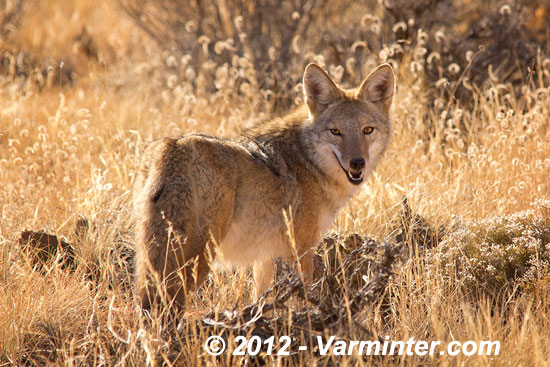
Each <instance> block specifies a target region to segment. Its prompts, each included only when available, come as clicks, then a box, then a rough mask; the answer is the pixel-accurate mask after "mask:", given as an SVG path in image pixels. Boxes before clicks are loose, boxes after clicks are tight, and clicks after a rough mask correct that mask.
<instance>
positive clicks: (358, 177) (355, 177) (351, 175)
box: [332, 152, 364, 185]
mask: <svg viewBox="0 0 550 367" xmlns="http://www.w3.org/2000/svg"><path fill="white" fill-rule="evenodd" d="M332 153H333V154H334V157H335V158H336V160H337V161H338V164H339V165H340V167H342V169H343V170H344V172H345V173H346V176H347V177H348V181H349V182H351V183H352V184H354V185H359V184H360V183H362V182H363V178H364V174H363V171H358V172H351V171H348V170H347V169H345V168H344V166H343V165H342V163H341V162H340V159H338V156H337V155H336V153H334V152H332Z"/></svg>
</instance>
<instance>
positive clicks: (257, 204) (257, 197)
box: [134, 64, 395, 307]
mask: <svg viewBox="0 0 550 367" xmlns="http://www.w3.org/2000/svg"><path fill="white" fill-rule="evenodd" d="M303 85H304V92H305V96H306V105H305V106H304V107H303V108H301V109H298V110H296V111H294V112H293V113H291V114H289V115H287V116H285V117H283V118H279V119H274V120H271V121H269V122H266V123H261V124H258V125H257V126H255V127H253V128H251V129H248V130H246V131H245V132H244V133H243V136H242V137H241V138H240V139H238V140H229V139H222V138H217V137H212V136H208V135H201V134H194V135H185V136H183V137H181V138H178V139H169V138H166V139H162V140H158V141H155V142H153V143H151V144H150V145H149V146H148V148H147V149H146V151H145V153H144V157H143V163H142V166H141V169H140V172H139V175H138V178H137V181H136V186H135V191H134V201H135V209H136V210H135V212H136V217H137V221H138V231H137V248H136V250H137V257H136V260H137V261H136V284H137V288H138V292H139V294H140V297H141V301H142V304H143V306H144V307H150V306H151V305H152V304H156V305H161V303H160V302H159V301H165V302H166V304H170V305H176V306H179V307H181V306H183V305H184V302H185V292H187V291H188V290H190V289H193V288H196V287H197V286H198V285H200V283H202V281H203V279H204V277H205V276H206V275H207V274H208V272H209V269H210V261H209V260H211V259H212V257H216V259H219V260H221V261H224V262H229V263H233V264H237V265H244V266H247V265H254V278H255V280H256V283H257V286H258V289H259V290H260V291H262V290H264V289H265V288H266V287H267V286H268V285H269V283H270V281H271V280H272V278H273V270H274V269H273V258H276V257H282V258H284V259H287V260H292V259H293V256H294V254H296V253H297V254H298V256H299V257H300V263H301V268H302V271H303V272H304V273H305V276H306V279H310V278H311V273H312V255H313V254H312V252H313V249H314V248H315V247H316V246H317V244H318V243H319V242H320V240H321V239H322V236H323V235H324V233H325V231H326V230H327V229H328V227H329V225H330V223H331V222H332V220H333V219H334V216H335V215H336V213H337V212H338V210H339V209H340V208H341V207H342V206H343V205H344V204H345V203H346V201H347V200H348V199H349V198H350V197H351V196H352V195H353V194H354V193H355V192H356V191H357V189H358V188H359V187H360V184H361V183H362V182H363V181H364V179H365V177H366V176H367V175H368V174H370V172H372V170H373V169H374V168H375V166H376V164H377V162H378V160H379V159H380V156H381V155H382V153H383V152H384V150H385V148H386V145H387V143H388V140H389V136H390V122H389V114H388V111H389V108H390V105H391V102H392V98H393V94H394V89H395V86H394V75H393V71H392V69H391V67H390V66H389V65H381V66H379V67H378V68H377V69H376V70H374V71H373V72H372V73H371V74H370V75H369V76H368V77H367V78H366V79H365V80H364V81H363V83H362V84H361V86H360V87H359V88H357V89H355V90H349V91H348V90H343V89H341V88H339V87H338V86H336V84H335V83H334V82H333V81H332V80H331V79H330V78H329V76H328V75H327V74H326V73H325V72H324V71H323V70H322V69H321V68H319V67H318V66H316V65H313V64H311V65H309V66H308V67H307V68H306V71H305V73H304V80H303ZM284 211H286V212H291V214H292V220H293V222H292V226H293V230H294V232H293V233H294V238H293V240H294V241H293V242H294V244H295V246H296V248H295V249H293V248H292V247H291V241H289V238H288V236H287V234H286V232H287V224H286V223H285V218H284Z"/></svg>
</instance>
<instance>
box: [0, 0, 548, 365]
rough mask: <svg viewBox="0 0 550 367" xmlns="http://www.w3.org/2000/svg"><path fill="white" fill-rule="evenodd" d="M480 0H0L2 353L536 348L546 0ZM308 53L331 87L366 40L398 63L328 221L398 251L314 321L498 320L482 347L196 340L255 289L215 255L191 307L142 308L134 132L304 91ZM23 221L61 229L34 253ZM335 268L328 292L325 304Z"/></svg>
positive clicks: (544, 224) (544, 184)
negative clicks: (377, 132)
mask: <svg viewBox="0 0 550 367" xmlns="http://www.w3.org/2000/svg"><path fill="white" fill-rule="evenodd" d="M482 3H483V4H478V2H477V1H472V0H464V1H458V0H440V1H436V0H421V1H415V2H412V1H411V2H409V1H407V0H394V1H387V2H378V1H373V0H371V1H349V0H338V1H323V0H318V1H314V0H312V1H301V0H292V1H284V2H279V1H271V0H266V1H261V2H260V1H250V2H248V1H244V0H241V1H238V0H217V1H213V0H206V1H202V2H201V1H189V2H186V1H177V0H164V1H161V0H135V1H133V0H121V1H115V0H111V1H109V0H96V1H88V0H50V1H40V0H0V27H1V29H0V51H1V54H0V182H1V184H0V366H5V365H6V366H8V365H39V366H46V365H48V366H49V365H53V366H57V365H60V366H61V365H63V366H65V365H71V366H102V365H106V366H115V365H117V366H118V365H130V366H133V365H152V366H157V365H159V366H160V365H168V366H170V365H180V366H199V365H200V366H216V365H241V364H243V363H247V365H263V364H266V365H281V366H286V365H300V366H302V365H303V366H313V365H319V366H333V365H334V366H355V365H367V366H370V365H402V366H417V365H422V366H428V365H429V366H485V365H488V366H545V365H547V366H550V52H549V45H550V42H549V39H550V35H549V30H548V24H550V6H548V5H540V4H537V2H536V1H528V0H524V1H520V0H518V1H508V2H500V1H488V2H482ZM541 3H542V2H541ZM313 61H315V62H317V63H320V64H322V65H323V66H324V67H326V69H327V70H329V72H330V74H331V75H332V76H333V77H334V78H335V79H336V80H338V81H339V82H340V83H341V84H342V85H344V86H352V85H355V84H356V83H357V82H358V81H359V80H360V79H362V78H363V77H364V76H365V75H366V74H367V73H368V72H369V70H371V69H372V68H373V67H374V66H375V65H377V64H378V63H381V62H385V61H386V62H391V63H392V64H393V66H394V67H395V70H396V73H397V81H398V89H397V94H396V97H395V99H394V105H393V106H392V110H391V116H392V121H393V135H392V139H391V145H390V147H389V148H388V150H387V152H386V154H385V156H384V158H383V160H382V162H381V163H380V164H379V166H378V168H377V169H376V171H375V173H374V174H373V175H372V176H371V177H370V178H369V179H368V181H367V183H366V184H365V185H364V187H363V188H362V190H361V191H360V192H359V193H358V194H357V195H356V196H355V197H354V199H353V200H352V202H351V203H350V204H349V205H348V206H346V207H345V208H344V209H343V210H342V212H341V213H340V214H339V215H338V217H337V219H336V221H335V222H334V223H333V225H332V227H331V231H332V232H333V233H332V236H333V237H334V238H336V243H338V244H340V245H341V247H342V249H344V250H346V251H349V250H350V249H349V247H350V246H354V245H353V244H350V243H347V244H345V243H344V241H343V239H344V238H346V237H347V236H348V235H349V234H359V235H361V236H364V237H369V238H373V239H375V240H376V241H378V242H380V243H382V242H387V243H389V244H390V245H391V246H397V248H398V249H399V250H400V252H401V255H400V260H399V261H398V262H397V263H396V264H395V266H394V269H393V271H394V275H393V276H392V278H391V280H390V282H389V284H388V285H387V287H386V288H385V291H384V292H383V294H381V295H380V296H379V297H378V298H377V299H376V300H375V301H373V302H369V303H367V304H366V305H364V307H363V308H362V309H361V310H360V312H359V313H357V314H356V315H354V316H353V320H351V319H352V316H351V314H350V315H349V320H347V321H346V320H343V321H342V323H341V325H335V326H334V325H333V327H332V329H330V333H336V336H337V337H341V338H343V339H345V340H367V339H373V338H375V337H378V336H379V337H382V338H385V337H386V336H389V338H390V339H391V340H408V339H409V338H411V337H413V338H415V339H416V340H428V341H431V340H440V341H442V344H445V343H447V342H450V341H452V340H458V341H467V340H475V341H480V340H498V341H500V345H501V347H500V354H499V355H498V356H478V355H474V356H465V355H457V356H453V357H451V356H447V355H445V356H440V355H434V356H406V355H405V356H393V357H389V356H386V357H382V356H380V357H364V356H358V355H351V356H332V357H329V356H325V357H322V356H319V355H318V354H317V353H315V351H314V350H312V349H310V350H309V351H307V352H300V353H297V354H296V355H293V356H288V357H275V356H267V355H265V354H263V355H262V356H260V357H257V358H247V357H231V356H230V353H229V352H226V353H224V354H222V356H221V357H219V358H216V357H212V356H209V355H207V354H206V353H205V351H204V349H203V344H204V342H205V340H206V339H207V338H208V337H209V336H210V335H212V333H214V330H213V329H212V328H206V327H201V326H200V325H201V324H200V323H197V324H193V322H194V321H196V320H200V319H201V318H204V317H205V315H207V314H210V315H214V316H213V317H214V318H216V317H218V316H216V312H217V311H219V312H222V311H224V310H236V311H237V312H238V311H239V310H242V309H243V308H244V307H246V306H247V305H249V304H252V303H254V302H255V301H256V300H255V299H254V298H253V296H252V293H253V292H252V291H251V290H252V280H251V277H250V273H249V272H247V271H232V270H224V269H219V270H217V271H215V272H214V273H213V274H212V275H211V277H210V278H209V279H208V281H207V283H206V284H205V285H204V287H202V289H200V290H199V292H197V293H196V294H193V295H192V296H191V298H190V305H189V308H188V310H187V311H186V313H185V315H180V317H183V318H185V320H188V321H189V324H193V325H195V326H196V327H195V326H193V327H191V326H190V327H187V328H185V327H180V328H179V329H177V328H176V323H177V320H176V321H174V320H169V321H167V320H168V319H167V318H166V315H152V316H149V315H145V314H143V313H142V312H141V311H140V308H139V306H138V304H137V301H136V300H135V299H134V295H133V290H132V288H131V275H130V272H131V258H132V242H133V223H132V219H131V211H132V209H131V201H130V196H131V195H130V192H131V185H132V182H133V178H134V172H135V168H136V164H137V161H138V159H139V155H140V152H141V151H142V149H143V144H144V143H145V142H147V141H150V140H152V139H156V138H160V137H163V136H177V135H179V134H182V133H186V132H205V133H209V134H217V135H221V136H226V137H234V136H237V135H238V134H239V131H241V130H242V129H243V128H244V127H245V126H247V125H249V124H251V123H253V122H254V121H256V120H258V119H262V118H266V117H269V116H273V115H277V114H280V113H282V112H284V111H286V110H289V109H290V108H292V107H293V106H295V105H296V104H299V103H302V102H303V100H302V96H301V85H300V77H301V73H302V71H303V68H304V67H305V65H307V63H309V62H313ZM403 197H406V198H407V201H408V205H409V206H410V210H411V211H412V212H413V213H414V215H413V216H412V217H411V216H404V215H403V208H402V202H403ZM411 218H413V219H411ZM83 219H85V220H86V223H87V225H85V226H82V223H83ZM404 222H406V223H404ZM413 222H414V223H413ZM78 224H80V225H78ZM421 226H425V227H426V228H431V232H430V233H431V234H430V236H429V237H430V238H429V241H422V240H418V238H416V237H418V236H416V237H415V236H414V233H413V232H414V231H413V230H412V229H411V228H412V227H414V228H417V227H418V228H420V227H421ZM75 228H77V230H75ZM25 230H32V231H44V232H47V233H49V234H52V235H55V236H58V237H59V238H60V239H61V238H62V239H64V241H66V242H67V243H68V244H70V246H71V247H70V248H65V253H64V252H63V251H57V252H56V251H52V253H51V254H49V255H51V256H45V257H42V258H39V257H38V255H37V253H36V251H34V250H33V249H32V248H31V247H32V246H29V243H28V241H20V237H21V232H22V231H25ZM397 234H400V236H397ZM355 246H357V244H355ZM61 247H62V246H60V247H59V249H58V250H60V249H61ZM419 247H420V248H419ZM69 250H70V251H69ZM344 250H343V251H344ZM66 252H70V256H69V257H70V260H71V261H70V263H67V260H66V258H67V253H66ZM320 252H323V251H322V250H320ZM338 259H341V257H340V258H339V257H338V256H336V261H338ZM325 260H326V261H329V260H327V259H326V258H325ZM362 269H363V268H361V267H358V268H357V269H352V270H354V271H355V273H358V274H359V275H364V277H363V278H361V277H359V278H358V279H359V281H360V282H363V283H365V282H367V281H368V280H369V276H370V275H369V274H370V273H369V272H368V271H366V272H365V273H364V274H363V273H360V271H361V270H362ZM352 273H353V271H352ZM371 275H372V274H371ZM345 283H346V280H345V279H344V280H342V284H340V286H339V287H337V288H336V292H337V293H335V294H333V295H332V296H331V297H334V298H335V299H341V300H343V301H342V302H344V304H346V302H348V301H349V299H348V298H349V297H348V292H351V290H349V289H348V288H347V287H346V286H345ZM278 307H279V308H280V310H275V311H272V312H273V314H278V312H279V313H280V314H281V315H287V316H288V315H290V314H291V312H292V311H293V310H304V309H305V310H307V309H308V307H309V306H308V304H307V302H306V301H304V300H303V299H300V298H299V297H296V296H292V297H290V298H289V299H288V300H286V301H285V302H284V304H282V305H279V306H278ZM220 317H221V316H220ZM278 325H279V326H280V327H279V329H277V330H272V333H273V335H277V336H278V335H289V334H293V335H298V337H299V336H300V335H302V336H303V338H304V339H307V337H306V336H307V335H310V334H308V333H307V332H302V333H301V334H300V332H296V330H295V329H293V328H296V327H297V326H295V325H293V324H292V321H291V318H290V317H287V319H286V320H284V319H283V320H282V321H281V322H280V323H279V324H278ZM350 325H351V326H350ZM240 331H241V332H242V330H240ZM244 332H246V329H245V330H244ZM235 333H237V331H235ZM327 333H328V331H327ZM227 335H229V336H228V338H229V339H232V338H234V335H233V334H227ZM320 335H323V334H322V333H321V334H320ZM325 336H326V335H325ZM298 342H303V343H306V342H307V340H302V341H300V340H298Z"/></svg>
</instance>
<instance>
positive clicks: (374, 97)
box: [357, 64, 395, 112]
mask: <svg viewBox="0 0 550 367" xmlns="http://www.w3.org/2000/svg"><path fill="white" fill-rule="evenodd" d="M394 91H395V76H394V74H393V69H392V67H391V66H390V64H382V65H380V66H378V67H377V68H376V69H374V70H373V71H372V72H371V73H370V74H369V76H367V77H366V78H365V80H364V81H363V83H362V84H361V86H360V87H359V90H358V91H357V97H358V98H361V99H363V100H365V101H368V102H371V103H374V104H375V105H378V106H380V107H381V108H382V109H383V110H384V111H385V112H388V110H389V109H390V106H391V102H392V99H393V94H394Z"/></svg>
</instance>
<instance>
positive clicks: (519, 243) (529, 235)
mask: <svg viewBox="0 0 550 367" xmlns="http://www.w3.org/2000/svg"><path fill="white" fill-rule="evenodd" d="M533 206H534V208H533V209H530V210H526V211H522V212H518V213H515V214H512V215H508V216H499V217H493V218H487V219H482V220H479V221H475V222H471V223H467V224H465V225H464V226H463V227H462V228H460V229H458V230H456V231H454V232H453V233H450V234H449V235H447V237H446V238H445V239H444V240H443V241H441V243H440V245H439V247H438V248H437V249H435V251H434V252H432V253H431V254H430V255H429V256H428V263H429V265H428V275H429V276H428V277H429V278H433V277H438V276H442V277H443V278H444V279H447V280H449V279H451V280H453V279H454V280H456V281H457V283H458V284H460V285H462V286H464V287H465V288H466V289H467V290H470V291H473V292H478V291H479V292H487V293H489V294H492V295H497V294H499V293H500V292H505V294H508V293H509V292H511V291H514V290H515V289H514V288H516V287H517V288H519V290H531V289H532V288H533V286H534V285H539V286H540V284H537V283H539V282H542V283H543V284H544V283H545V284H546V285H547V286H548V285H549V284H550V283H549V280H550V278H549V277H550V200H538V201H536V202H535V203H533Z"/></svg>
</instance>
